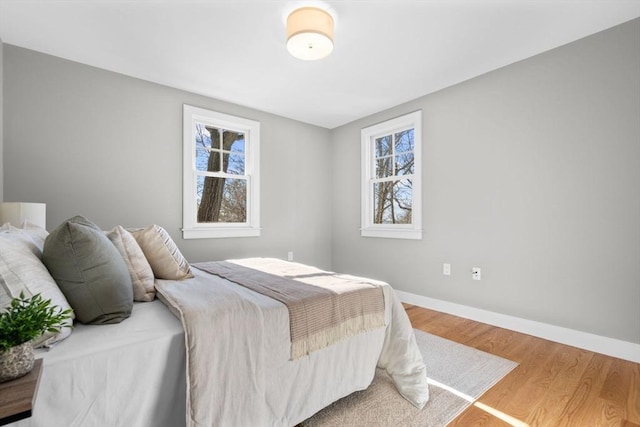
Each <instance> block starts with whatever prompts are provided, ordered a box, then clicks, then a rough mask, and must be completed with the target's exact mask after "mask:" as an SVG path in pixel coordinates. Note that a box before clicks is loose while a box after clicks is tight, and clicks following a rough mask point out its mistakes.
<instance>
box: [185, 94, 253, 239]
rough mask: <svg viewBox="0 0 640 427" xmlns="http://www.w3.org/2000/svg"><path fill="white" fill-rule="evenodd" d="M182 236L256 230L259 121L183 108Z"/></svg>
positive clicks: (240, 234)
mask: <svg viewBox="0 0 640 427" xmlns="http://www.w3.org/2000/svg"><path fill="white" fill-rule="evenodd" d="M183 115H184V117H183V128H184V129H183V149H184V153H183V161H184V168H183V173H184V176H183V203H182V204H183V228H182V233H183V237H184V238H185V239H197V238H209V237H245V236H259V235H260V174H259V159H260V152H259V150H260V123H259V122H256V121H253V120H247V119H243V118H240V117H234V116H230V115H228V114H222V113H217V112H215V111H209V110H204V109H202V108H196V107H192V106H189V105H184V107H183Z"/></svg>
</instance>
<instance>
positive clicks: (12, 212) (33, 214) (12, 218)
mask: <svg viewBox="0 0 640 427" xmlns="http://www.w3.org/2000/svg"><path fill="white" fill-rule="evenodd" d="M25 221H29V223H31V224H34V225H37V226H39V227H42V228H45V229H46V228H47V205H46V204H45V203H23V202H3V203H0V225H1V224H5V223H7V222H9V223H11V225H13V226H14V227H22V226H23V225H24V223H25Z"/></svg>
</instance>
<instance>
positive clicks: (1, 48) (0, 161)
mask: <svg viewBox="0 0 640 427" xmlns="http://www.w3.org/2000/svg"><path fill="white" fill-rule="evenodd" d="M3 53H4V43H2V39H0V201H1V200H2V194H3V191H2V190H3V187H4V186H3V184H2V183H3V178H4V172H3V164H4V161H3V158H4V157H3V154H2V153H3V149H2V147H3V143H2V141H3V135H4V132H3V122H2V118H3V115H4V114H3V113H2V111H3V105H4V93H3V87H4V84H3V80H4V79H3V70H4V67H3V59H4V54H3Z"/></svg>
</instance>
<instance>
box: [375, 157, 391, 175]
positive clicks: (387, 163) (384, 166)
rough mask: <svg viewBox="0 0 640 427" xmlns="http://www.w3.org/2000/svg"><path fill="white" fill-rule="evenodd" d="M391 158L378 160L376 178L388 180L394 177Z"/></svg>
mask: <svg viewBox="0 0 640 427" xmlns="http://www.w3.org/2000/svg"><path fill="white" fill-rule="evenodd" d="M391 159H392V157H391V156H388V157H381V158H378V159H376V178H386V177H388V176H391V175H393V169H392V166H393V164H392V163H391Z"/></svg>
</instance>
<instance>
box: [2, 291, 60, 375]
mask: <svg viewBox="0 0 640 427" xmlns="http://www.w3.org/2000/svg"><path fill="white" fill-rule="evenodd" d="M70 317H71V310H69V309H67V310H62V309H61V308H60V307H56V306H52V305H51V300H45V299H43V298H42V296H41V295H40V294H36V295H34V296H32V297H31V298H25V296H24V294H23V293H22V292H20V296H19V297H18V298H13V299H12V300H11V304H10V305H9V306H7V307H6V309H5V311H3V312H2V313H0V383H2V382H5V381H10V380H12V379H15V378H19V377H21V376H23V375H26V374H28V373H29V372H30V371H31V369H33V362H34V356H33V345H32V343H31V340H33V339H34V338H37V337H39V336H40V335H42V334H43V333H45V332H53V333H57V332H59V331H60V328H62V327H63V326H65V321H66V320H67V319H69V318H70Z"/></svg>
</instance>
